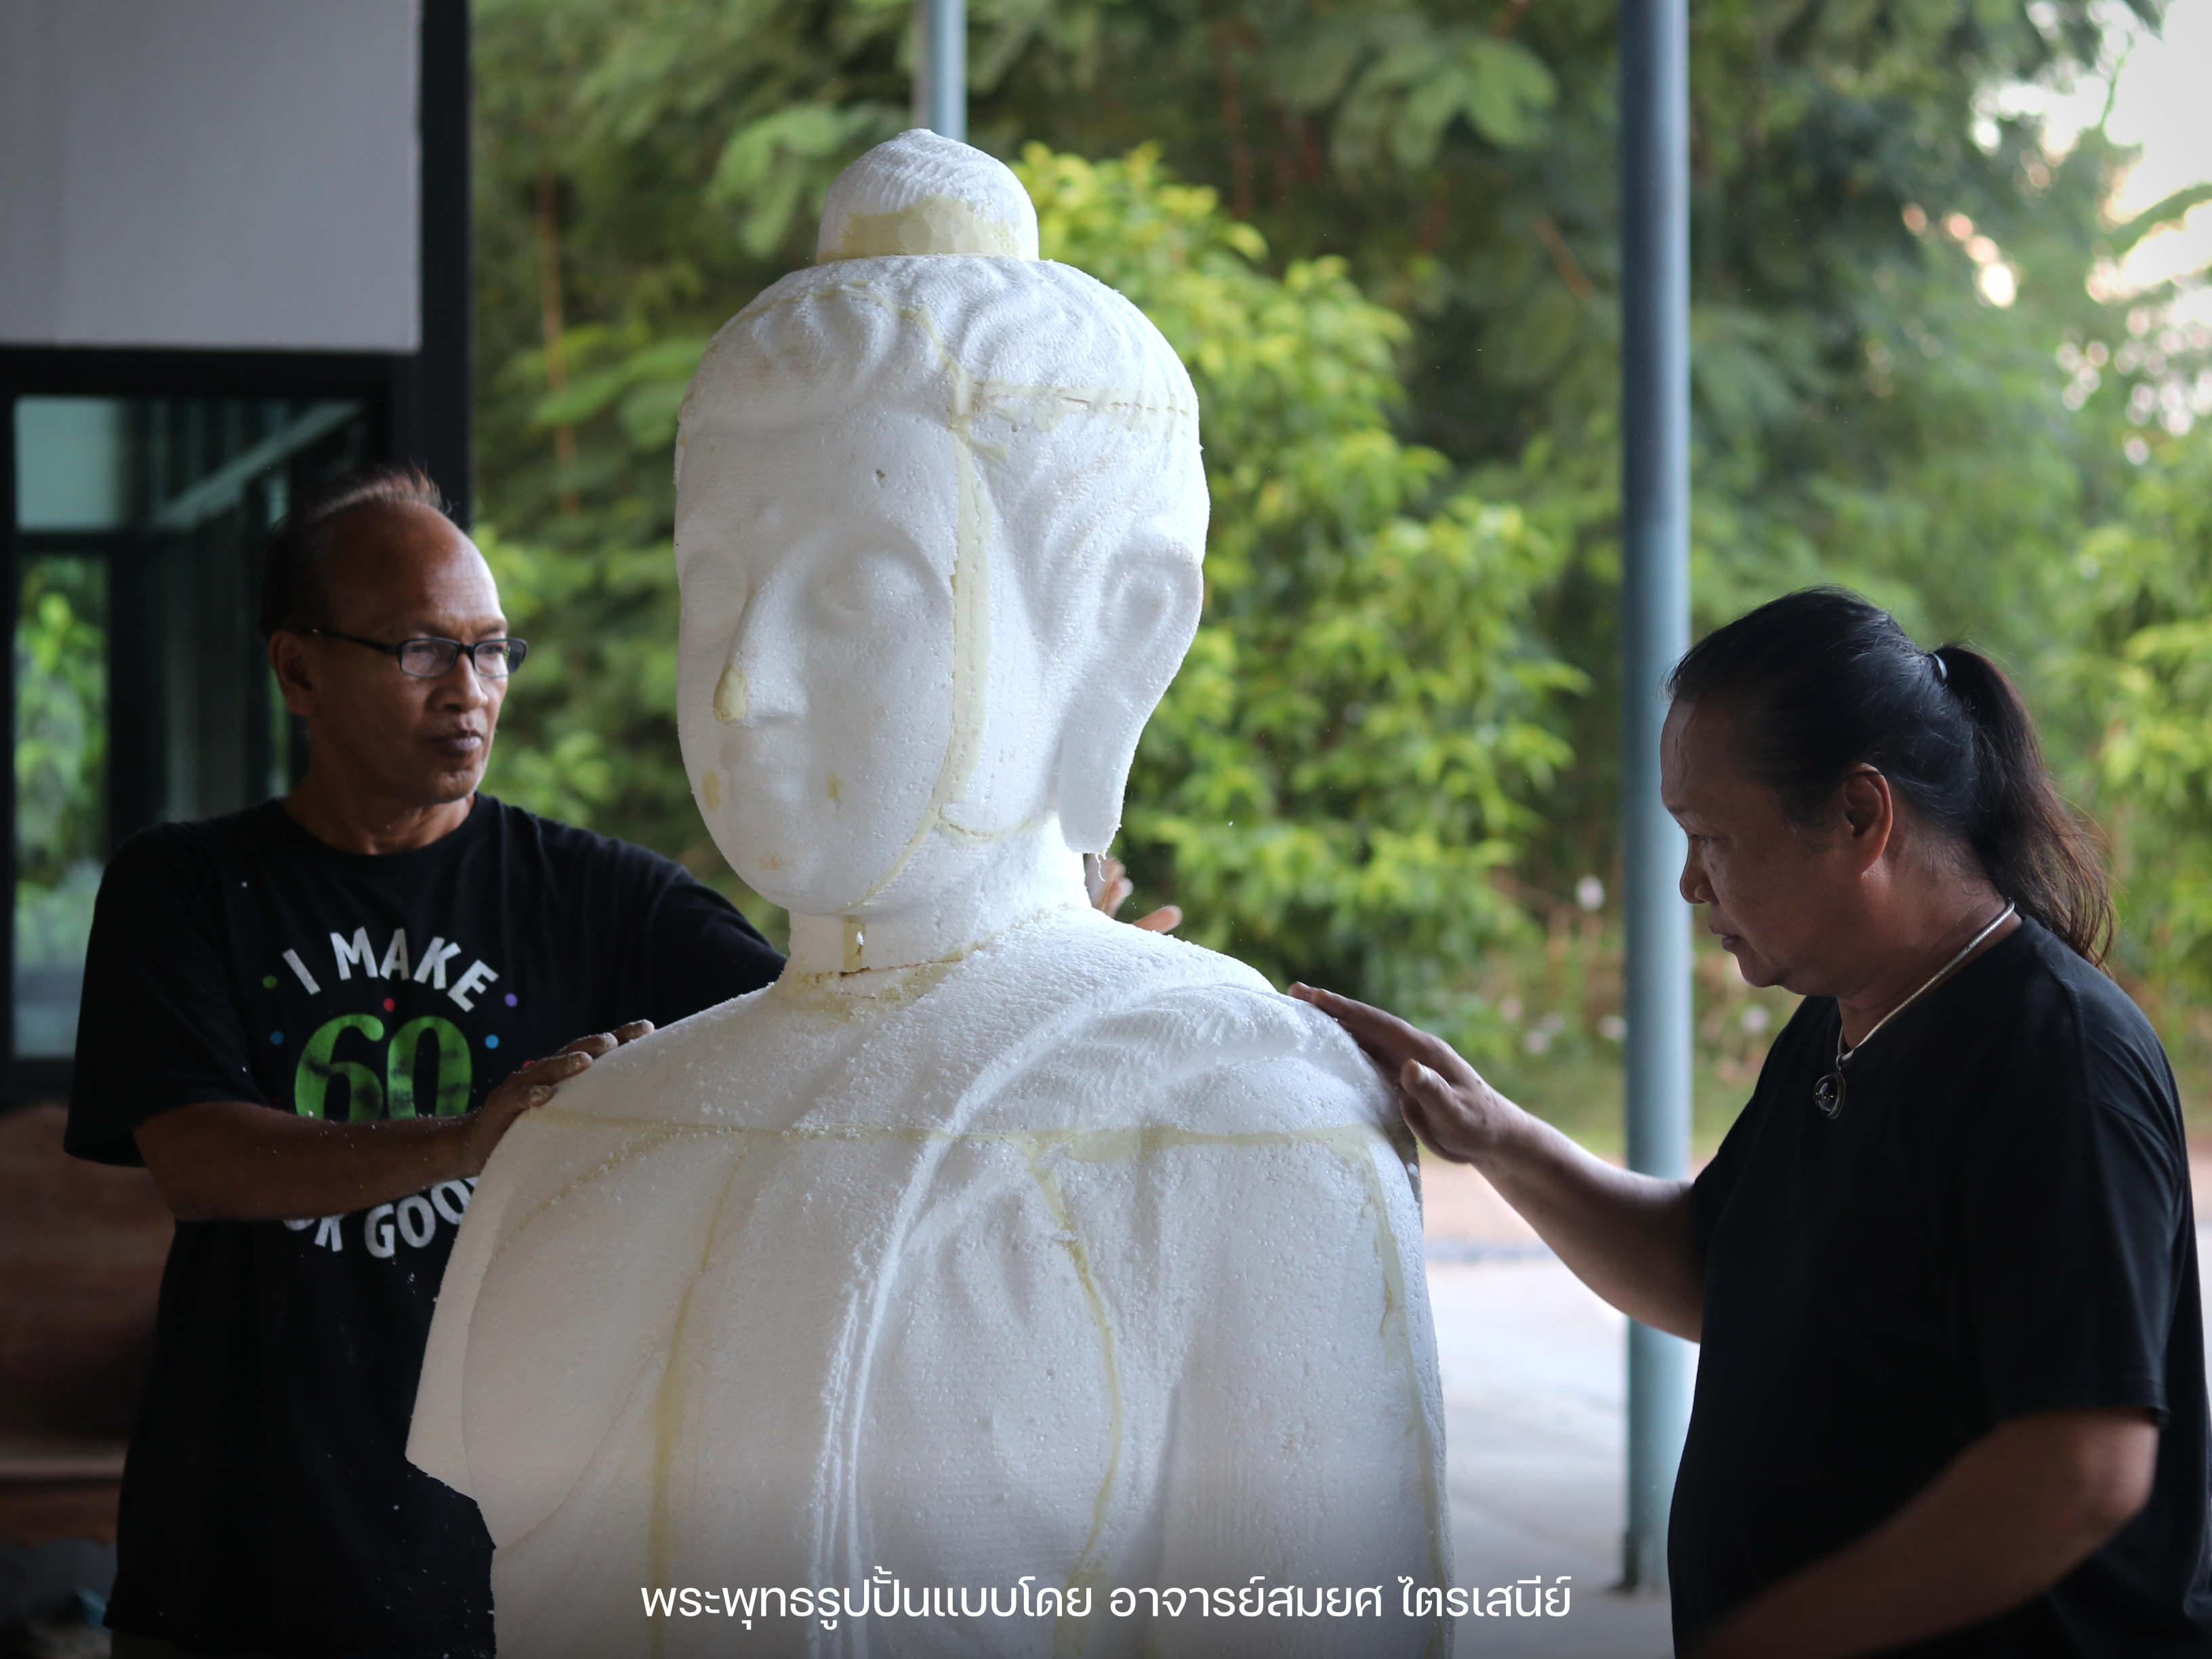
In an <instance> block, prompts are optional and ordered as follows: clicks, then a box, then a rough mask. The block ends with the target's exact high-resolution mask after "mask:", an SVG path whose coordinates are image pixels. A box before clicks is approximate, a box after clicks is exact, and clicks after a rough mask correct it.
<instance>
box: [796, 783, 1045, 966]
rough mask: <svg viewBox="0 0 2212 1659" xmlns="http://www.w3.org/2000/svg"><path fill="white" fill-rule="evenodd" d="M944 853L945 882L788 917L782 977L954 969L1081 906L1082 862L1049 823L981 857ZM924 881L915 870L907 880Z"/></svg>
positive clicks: (897, 886) (985, 851) (977, 853)
mask: <svg viewBox="0 0 2212 1659" xmlns="http://www.w3.org/2000/svg"><path fill="white" fill-rule="evenodd" d="M944 850H945V852H947V853H951V854H952V856H954V857H957V859H958V861H959V866H960V868H959V873H958V874H957V876H956V877H955V878H953V879H951V880H950V881H948V882H945V883H944V884H935V883H932V884H929V885H928V887H927V890H923V891H918V892H915V893H914V894H913V896H910V897H909V896H903V895H902V894H901V892H900V888H902V887H904V886H906V885H907V884H908V879H910V878H904V879H902V880H901V881H900V882H899V883H896V884H894V885H893V887H892V889H891V890H890V891H889V892H886V893H885V894H884V896H883V897H881V898H879V899H877V900H875V901H872V902H871V903H870V904H868V905H867V906H866V907H864V908H861V909H860V910H858V911H856V912H854V914H852V915H831V916H803V915H793V917H792V918H791V963H790V966H789V967H788V968H787V969H786V970H785V971H786V972H787V974H789V975H806V976H811V975H825V974H854V973H869V972H874V971H876V970H878V969H897V968H915V967H920V966H922V965H923V964H925V963H937V962H952V961H957V959H958V958H960V957H963V956H965V955H967V954H968V952H969V951H973V950H974V949H975V947H976V946H977V945H981V944H982V943H983V942H984V941H985V940H987V939H991V938H993V937H994V936H995V935H997V934H1000V933H1005V932H1006V929H1008V928H1009V927H1018V926H1020V925H1021V924H1022V923H1023V922H1025V921H1032V920H1034V919H1035V918H1036V917H1037V916H1040V915H1045V914H1047V913H1048V912H1051V911H1054V910H1061V909H1073V908H1082V907H1083V906H1085V904H1087V903H1088V902H1089V899H1088V896H1087V895H1086V894H1085V890H1084V885H1083V858H1082V855H1081V854H1079V853H1073V852H1070V851H1069V850H1068V847H1067V843H1066V841H1065V840H1064V839H1063V838H1062V836H1061V835H1060V824H1059V822H1058V821H1057V820H1056V819H1053V818H1047V819H1046V820H1045V821H1044V822H1042V823H1036V824H1032V825H1030V826H1029V827H1028V828H1026V829H1022V830H1020V831H1018V832H1017V833H1015V834H1014V835H1012V836H1007V837H1006V839H1005V840H1003V841H1000V842H996V843H994V845H992V846H990V847H988V848H981V849H977V850H975V851H972V852H971V851H969V850H968V849H964V848H963V849H959V850H958V851H957V852H954V851H953V849H951V848H946V849H944ZM917 862H918V863H922V862H924V861H923V860H917ZM925 873H926V872H925V870H923V869H917V870H916V871H915V872H913V875H914V876H925Z"/></svg>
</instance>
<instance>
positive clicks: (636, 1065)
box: [533, 986, 777, 1127]
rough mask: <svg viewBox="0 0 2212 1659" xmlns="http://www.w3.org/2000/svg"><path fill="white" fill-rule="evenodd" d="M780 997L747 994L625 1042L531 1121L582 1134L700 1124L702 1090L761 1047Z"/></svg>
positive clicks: (762, 992)
mask: <svg viewBox="0 0 2212 1659" xmlns="http://www.w3.org/2000/svg"><path fill="white" fill-rule="evenodd" d="M773 990H774V987H772V986H770V987H762V988H761V989H759V990H757V991H748V992H746V993H745V994H744V995H743V996H737V997H732V998H731V999H730V1000H728V1001H726V1002H719V1003H716V1004H715V1005H714V1006H713V1007H711V1008H702V1009H701V1010H700V1011H699V1012H697V1013H695V1014H690V1015H686V1016H685V1017H684V1018H682V1019H679V1020H676V1021H674V1022H672V1023H671V1024H667V1025H664V1026H662V1027H660V1028H659V1030H656V1031H654V1032H653V1033H652V1034H651V1035H650V1036H645V1037H641V1038H640V1039H639V1040H638V1041H636V1042H628V1043H624V1044H623V1046H622V1047H621V1048H617V1049H616V1050H615V1051H614V1052H613V1053H611V1054H605V1055H603V1056H601V1057H600V1058H599V1059H598V1060H594V1061H593V1062H592V1068H591V1069H590V1070H589V1071H587V1072H586V1073H583V1074H582V1075H581V1076H580V1077H577V1078H574V1079H570V1080H569V1081H568V1082H567V1083H564V1084H562V1085H561V1089H560V1092H559V1093H558V1094H557V1095H556V1096H555V1097H554V1103H555V1104H556V1105H557V1106H558V1108H559V1109H558V1110H557V1111H553V1112H541V1113H538V1114H533V1115H534V1116H543V1117H544V1118H545V1119H546V1121H548V1122H550V1123H555V1124H563V1125H573V1126H578V1127H582V1126H584V1125H586V1124H587V1123H592V1122H601V1123H623V1122H640V1123H642V1122H650V1121H660V1120H663V1119H665V1120H666V1121H692V1120H694V1119H696V1117H698V1115H699V1101H698V1100H697V1098H696V1096H697V1095H698V1093H699V1091H700V1090H701V1087H702V1085H705V1084H708V1083H709V1082H710V1081H714V1080H720V1079H726V1078H728V1077H729V1076H731V1075H732V1064H733V1063H734V1061H735V1060H736V1059H737V1057H738V1056H740V1055H742V1054H745V1053H746V1052H747V1051H748V1050H750V1049H751V1048H755V1047H757V1045H758V1043H759V1042H760V1041H761V1038H762V1032H763V1026H764V1025H767V1024H770V1023H772V1022H773V1020H774V1018H775V1013H776V1012H777V1005H776V1002H775V998H774V996H773V994H772V992H773ZM710 1092H715V1093H719V1092H720V1091H710Z"/></svg>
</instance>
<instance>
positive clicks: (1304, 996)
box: [1291, 984, 1471, 1082]
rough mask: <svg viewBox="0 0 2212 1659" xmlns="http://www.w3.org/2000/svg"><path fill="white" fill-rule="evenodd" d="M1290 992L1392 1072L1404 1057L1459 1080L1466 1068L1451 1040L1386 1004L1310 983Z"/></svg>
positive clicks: (1297, 986)
mask: <svg viewBox="0 0 2212 1659" xmlns="http://www.w3.org/2000/svg"><path fill="white" fill-rule="evenodd" d="M1291 995H1292V996H1294V997H1296V998H1297V1000H1299V1001H1301V1002H1304V1003H1309V1004H1310V1005H1311V1006H1314V1007H1316V1008H1318V1009H1320V1010H1321V1011H1322V1012H1323V1013H1324V1014H1327V1015H1328V1017H1329V1018H1331V1019H1333V1020H1334V1021H1335V1022H1336V1023H1337V1024H1340V1025H1341V1026H1343V1027H1344V1029H1345V1030H1347V1031H1349V1032H1350V1033H1351V1034H1352V1040H1353V1041H1354V1042H1358V1044H1359V1046H1360V1047H1361V1048H1364V1049H1366V1050H1367V1052H1368V1053H1369V1054H1372V1055H1374V1057H1375V1058H1376V1060H1380V1061H1382V1062H1383V1067H1384V1069H1385V1070H1387V1071H1390V1072H1394V1073H1395V1071H1397V1069H1398V1068H1399V1066H1401V1065H1402V1064H1403V1063H1404V1062H1405V1061H1406V1060H1409V1059H1411V1060H1419V1061H1420V1062H1421V1063H1422V1064H1423V1065H1425V1066H1428V1067H1429V1069H1430V1070H1431V1071H1433V1072H1436V1073H1438V1074H1440V1075H1441V1076H1443V1077H1444V1078H1446V1079H1450V1080H1451V1081H1454V1082H1459V1081H1462V1080H1463V1079H1462V1077H1461V1075H1460V1074H1461V1073H1468V1070H1469V1068H1468V1063H1467V1062H1466V1061H1465V1060H1462V1059H1461V1058H1460V1057H1459V1054H1458V1052H1457V1051H1456V1050H1455V1049H1454V1048H1452V1046H1451V1044H1449V1042H1445V1041H1444V1040H1443V1038H1442V1037H1440V1036H1435V1035H1433V1034H1432V1033H1431V1032H1427V1031H1424V1030H1422V1029H1421V1028H1420V1027H1419V1026H1418V1025H1414V1024H1408V1023H1407V1021H1405V1020H1402V1019H1401V1018H1398V1016H1397V1015H1395V1014H1394V1013H1392V1012H1389V1010H1388V1009H1387V1008H1376V1007H1374V1006H1371V1005H1370V1004H1368V1003H1364V1002H1358V1001H1355V1000H1353V999H1352V998H1351V997H1347V996H1340V995H1338V994H1336V993H1335V992H1334V991H1324V990H1322V989H1321V988H1319V987H1316V986H1312V985H1303V984H1300V985H1293V986H1291ZM1470 1075H1471V1073H1470Z"/></svg>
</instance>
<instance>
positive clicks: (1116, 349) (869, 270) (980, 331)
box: [676, 129, 1206, 563]
mask: <svg viewBox="0 0 2212 1659" xmlns="http://www.w3.org/2000/svg"><path fill="white" fill-rule="evenodd" d="M820 248H821V252H820V255H819V263H817V264H814V265H812V266H811V267H809V268H808V269H806V270H798V271H793V272H792V273H791V274H790V275H788V276H785V277H784V278H782V279H781V281H780V282H777V283H775V284H774V285H773V286H771V287H770V288H769V289H766V290H765V291H764V292H763V293H762V294H761V295H759V296H758V297H757V299H755V300H754V301H753V302H752V303H751V304H750V305H749V306H747V307H745V308H744V310H743V311H741V312H739V313H738V315H737V316H735V317H733V318H732V319H730V321H729V322H728V323H726V324H725V325H723V327H722V329H721V331H720V332H719V333H717V334H716V335H715V337H714V341H713V343H711V344H710V345H709V346H708V349H707V352H706V355H705V356H704V357H703V358H702V360H701V362H700V364H699V368H698V372H697V374H695V375H694V376H693V378H692V381H691V386H690V391H689V392H688V393H687V394H686V396H685V398H684V409H683V415H682V419H681V422H680V424H679V430H678V441H677V452H676V474H677V483H678V491H679V494H680V493H681V492H682V489H683V480H684V462H685V458H686V454H687V452H688V450H689V448H690V438H691V435H692V434H694V433H695V432H696V430H697V429H698V428H701V427H702V425H705V424H708V423H712V424H713V425H714V426H717V427H719V428H722V429H723V430H725V431H729V430H731V429H732V428H735V429H740V430H741V429H745V428H751V429H787V428H792V427H795V426H799V425H802V424H805V423H806V422H810V421H813V420H817V419H820V418H823V416H828V415H830V414H832V413H843V412H848V411H854V410H862V409H877V410H911V411H913V412H915V413H921V414H926V415H927V416H931V417H933V419H935V420H938V421H940V422H943V423H944V424H945V427H946V428H948V429H949V430H950V431H951V434H952V435H953V436H954V438H955V440H956V441H957V442H958V443H959V444H960V446H961V447H963V449H965V450H966V451H967V452H968V453H969V454H970V455H972V456H973V457H974V458H975V464H976V466H977V471H978V480H977V481H978V483H980V484H981V486H982V489H983V492H984V494H985V495H986V496H987V500H988V504H989V506H990V507H991V509H992V517H993V518H994V520H996V521H997V523H998V524H1000V525H1001V526H1003V525H1007V524H1013V523H1024V524H1030V525H1034V526H1036V528H1037V530H1038V531H1039V532H1042V534H1040V535H1036V536H1031V537H1028V538H1024V540H1025V541H1026V542H1028V543H1029V545H1024V546H1019V547H1017V548H1015V549H1013V550H1012V552H1013V553H1014V555H1015V556H1017V557H1019V556H1024V555H1035V554H1040V553H1043V554H1048V555H1050V556H1054V558H1056V559H1057V558H1063V557H1071V556H1076V555H1077V554H1078V552H1079V550H1081V549H1084V548H1087V547H1090V546H1091V544H1092V541H1093V538H1092V537H1091V534H1090V533H1089V530H1090V524H1089V521H1090V520H1094V519H1096V518H1097V517H1098V516H1100V515H1102V514H1104V515H1111V516H1113V517H1114V518H1116V519H1118V520H1122V521H1123V522H1125V523H1127V524H1129V525H1132V526H1144V528H1145V531H1146V534H1147V536H1148V537H1152V536H1157V537H1161V538H1166V539H1167V540H1169V541H1170V542H1172V543H1173V544H1176V546H1178V547H1180V548H1182V550H1184V551H1185V553H1186V554H1187V556H1188V558H1189V559H1190V560H1191V561H1192V562H1194V563H1195V562H1198V561H1199V560H1200V557H1201V556H1202V555H1203V552H1204V548H1205V540H1206V482H1205V473H1204V469H1203V467H1202V466H1201V465H1200V460H1199V445H1198V398H1197V394H1196V392H1194V390H1193V389H1192V386H1191V383H1190V376H1189V374H1188V373H1187V372H1186V371H1185V370H1184V368H1183V366H1182V361H1181V359H1179V358H1178V357H1177V356H1176V353H1175V349H1174V348H1173V347H1171V346H1170V345H1169V343H1167V340H1166V339H1165V338H1164V337H1163V336H1162V335H1161V333H1160V331H1159V330H1158V328H1156V327H1155V326H1154V325H1152V320H1151V319H1149V318H1147V317H1146V315H1145V314H1144V313H1142V312H1140V311H1139V310H1138V309H1137V307H1135V306H1133V305H1132V304H1130V303H1129V301H1127V300H1126V299H1124V298H1123V297H1122V296H1121V295H1120V294H1118V293H1116V292H1115V290H1114V289H1110V288H1109V287H1107V286H1106V285H1105V284H1104V283H1101V282H1099V281H1097V279H1096V278H1095V277H1092V276H1088V275H1086V274H1085V272H1083V271H1080V270H1076V269H1075V268H1074V267H1073V266H1072V265H1064V264H1058V263H1056V262H1054V261H1052V260H1048V259H1040V258H1037V257H1036V250H1037V225H1036V209H1035V208H1034V207H1033V206H1032V205H1031V204H1030V198H1029V195H1028V192H1027V191H1024V189H1023V187H1022V184H1021V181H1020V180H1019V179H1017V178H1015V176H1014V174H1013V173H1012V171H1011V170H1010V169H1009V168H1008V167H1006V165H1005V164H1004V163H1003V162H1000V161H997V160H995V159H994V158H993V157H991V156H989V155H985V154H984V153H983V152H982V151H981V150H979V149H973V148H971V147H970V146H969V145H966V144H963V143H957V142H956V141H955V140H952V139H950V138H945V137H939V135H937V134H936V133H933V132H929V131H922V130H920V129H917V130H915V131H910V132H905V133H902V134H900V135H899V136H898V137H896V138H893V139H890V140H889V141H887V142H885V143H881V144H878V145H877V146H876V147H875V148H874V149H871V150H869V151H868V152H867V153H866V155H862V156H861V157H860V159H859V160H858V161H854V163H853V164H852V165H851V166H850V167H847V168H846V169H845V171H844V172H843V173H841V174H839V175H838V178H837V179H836V183H834V184H833V185H831V186H830V187H829V195H828V197H827V199H826V202H825V204H824V208H823V218H822V229H821V235H820ZM1040 544H1041V545H1040Z"/></svg>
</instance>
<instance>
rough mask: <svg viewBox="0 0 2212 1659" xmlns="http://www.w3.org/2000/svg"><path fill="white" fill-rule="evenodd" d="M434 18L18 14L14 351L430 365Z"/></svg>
mask: <svg viewBox="0 0 2212 1659" xmlns="http://www.w3.org/2000/svg"><path fill="white" fill-rule="evenodd" d="M420 13H421V3H420V0H189V3H185V0H0V344H9V345H73V346H148V347H165V346H166V347H208V348H234V349H238V348H244V349H285V348H291V349H338V350H368V351H389V352H412V351H415V350H416V349H418V347H419V345H420V343H421V335H422V320H421V319H422V303H421V301H422V295H421V285H422V275H421V263H420V237H421V215H420V211H419V192H420V188H421V185H420V173H421V169H420V166H419V159H418V158H419V155H420V138H419V134H418V131H417V123H416V108H417V104H418V101H419V98H418V94H419V87H418V79H419V57H418V41H419V38H420V37H419V29H420V22H421V17H420Z"/></svg>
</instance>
